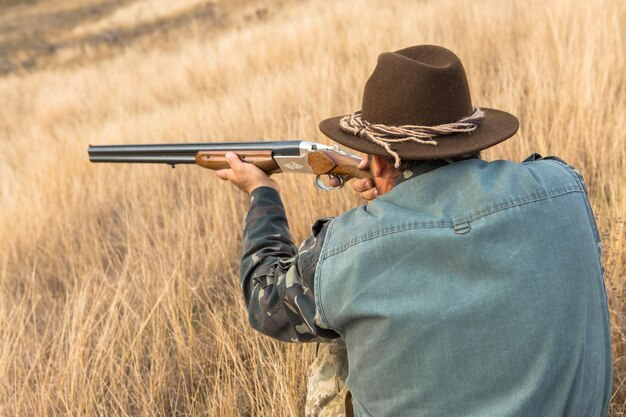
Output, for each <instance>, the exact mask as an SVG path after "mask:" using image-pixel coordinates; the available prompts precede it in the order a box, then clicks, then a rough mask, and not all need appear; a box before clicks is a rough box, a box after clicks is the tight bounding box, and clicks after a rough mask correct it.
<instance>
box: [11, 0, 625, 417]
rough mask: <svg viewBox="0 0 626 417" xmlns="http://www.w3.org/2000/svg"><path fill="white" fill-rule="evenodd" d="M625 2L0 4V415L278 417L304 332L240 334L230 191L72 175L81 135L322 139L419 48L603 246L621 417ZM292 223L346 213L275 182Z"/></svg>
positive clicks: (160, 175)
mask: <svg viewBox="0 0 626 417" xmlns="http://www.w3.org/2000/svg"><path fill="white" fill-rule="evenodd" d="M625 26H626V3H624V2H619V1H614V0H587V1H584V2H583V1H574V0H549V1H539V0H511V1H506V2H502V1H498V0H477V1H474V2H465V1H461V0H441V1H429V0H425V1H419V2H416V1H413V0H411V1H409V0H398V1H394V2H387V1H382V0H356V1H334V2H319V1H318V2H316V1H312V0H303V1H295V0H284V1H270V0H267V1H261V0H259V1H253V0H247V1H246V0H233V1H227V0H223V1H216V2H213V3H204V2H201V1H197V0H186V1H181V2H176V7H172V8H168V7H167V2H164V1H160V0H159V1H154V2H148V1H146V0H137V1H135V2H131V1H125V0H105V1H100V2H98V3H96V2H95V1H93V2H90V1H78V0H42V1H29V2H16V1H5V2H1V1H0V73H1V74H2V75H0V150H1V151H0V242H2V244H1V245H0V323H1V326H0V415H3V416H5V415H6V416H64V415H68V416H69V415H72V416H75V415H106V416H170V415H189V416H209V415H210V416H213V415H215V416H295V415H300V414H302V409H303V404H304V401H303V400H304V390H305V372H306V369H307V365H308V363H309V362H310V360H311V359H312V355H313V349H312V346H301V345H284V344H280V343H275V342H273V341H272V340H270V339H269V338H266V337H263V336H260V335H258V334H255V332H254V331H252V330H250V329H249V328H248V326H247V322H246V318H245V310H244V307H243V303H242V300H241V296H240V291H239V284H238V259H239V252H240V249H241V246H240V233H241V229H242V221H243V217H244V215H245V212H246V207H247V202H246V201H247V199H246V198H245V196H244V195H242V193H241V192H239V191H238V190H236V189H235V188H234V187H232V186H230V185H229V184H226V183H223V182H221V181H219V180H218V179H216V177H215V175H214V174H212V173H211V172H209V171H206V170H203V169H200V168H195V167H187V166H185V167H179V168H177V169H175V170H171V169H169V168H167V167H164V166H121V165H117V166H110V165H92V164H90V163H89V162H88V159H87V153H86V150H87V145H88V144H89V143H92V144H108V143H116V144H117V143H141V142H145V143H149V142H183V141H221V140H256V139H295V138H300V139H309V140H317V141H321V142H324V143H329V141H328V140H327V139H325V138H324V137H323V135H322V134H321V133H319V131H318V130H317V123H318V121H319V120H321V119H323V118H325V117H329V116H332V115H337V114H344V113H347V112H350V111H352V110H354V109H357V108H358V107H359V105H360V99H361V91H362V87H363V84H364V82H365V80H366V78H367V76H368V75H369V73H370V72H371V71H372V69H373V67H374V64H375V62H376V57H377V55H378V54H379V53H380V52H382V51H390V50H396V49H400V48H402V47H405V46H409V45H414V44H422V43H434V44H440V45H444V46H447V47H449V48H450V49H452V50H453V51H455V52H456V53H457V54H458V55H459V56H460V57H461V58H462V59H463V63H464V66H465V68H466V71H467V73H468V77H469V81H470V86H471V89H472V95H473V101H474V102H475V103H476V104H477V105H479V106H486V107H495V108H501V109H503V110H506V111H509V112H511V113H513V114H516V115H517V116H518V117H519V118H520V120H521V129H520V131H519V133H518V134H517V135H516V136H515V138H514V139H512V140H510V141H507V142H505V143H504V144H502V145H498V146H496V147H495V148H493V149H491V150H489V151H487V152H486V153H485V157H486V158H487V159H500V158H506V159H512V160H521V159H523V158H525V157H526V156H528V155H529V154H530V153H532V152H535V151H536V152H540V153H542V154H556V155H559V156H560V157H562V158H563V159H565V160H567V161H568V162H569V163H571V164H573V165H575V166H577V167H579V168H580V170H581V171H582V173H583V175H584V176H585V178H586V180H587V185H588V188H589V191H590V194H591V198H592V204H593V208H594V210H595V213H596V216H597V218H598V223H599V226H600V228H601V232H602V236H603V239H604V264H605V267H606V275H605V279H606V287H607V291H608V296H609V301H610V314H611V326H612V337H613V357H614V381H613V383H614V395H613V398H612V402H611V412H610V415H611V416H613V417H616V416H623V415H625V414H626V385H625V384H626V359H625V357H624V355H625V354H626V299H625V296H626V283H625V281H624V279H625V270H626V186H625V185H624V184H626V140H625V134H624V132H625V131H626V117H625V108H626V94H625V91H626V65H625V64H626V63H625V60H626V58H625V55H626V54H625V49H626V34H625V32H624V27H625ZM277 179H278V181H279V182H280V184H281V188H282V191H283V192H282V194H283V199H284V201H285V205H286V207H287V210H288V213H289V214H290V225H291V228H292V234H293V236H294V237H295V239H296V240H297V241H299V240H301V239H303V238H304V237H305V236H306V235H307V234H308V230H309V228H310V225H311V224H312V222H313V221H314V219H315V218H317V217H320V216H328V215H337V214H339V213H342V212H343V211H345V210H347V209H348V208H350V207H352V206H354V205H356V204H359V199H358V197H357V196H356V195H355V194H354V193H353V192H351V191H350V190H348V189H346V190H343V191H341V192H336V193H323V192H321V191H317V190H316V189H315V188H314V186H313V178H310V177H299V176H296V175H293V176H286V175H284V176H279V177H277Z"/></svg>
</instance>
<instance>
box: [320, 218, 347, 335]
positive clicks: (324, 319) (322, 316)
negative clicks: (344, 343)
mask: <svg viewBox="0 0 626 417" xmlns="http://www.w3.org/2000/svg"><path fill="white" fill-rule="evenodd" d="M335 220H336V218H334V219H332V220H331V221H330V223H329V224H328V228H327V230H326V236H325V237H324V241H323V242H322V250H321V252H320V257H319V259H318V261H317V266H316V267H315V275H314V276H313V280H314V282H313V287H314V289H315V291H314V296H315V307H316V309H317V311H318V313H319V317H320V321H321V323H320V324H323V325H324V326H326V327H327V328H328V329H330V330H334V331H336V332H337V333H339V334H340V335H341V336H342V337H344V338H345V335H344V333H343V331H341V330H339V329H337V328H336V327H335V326H333V325H332V324H331V323H330V321H329V320H328V317H326V312H325V311H324V305H323V303H322V282H321V281H322V280H321V279H319V277H320V273H321V270H322V267H323V265H324V260H325V259H326V258H327V257H326V256H325V255H324V252H325V251H326V250H327V249H326V245H327V244H328V242H329V241H330V237H331V236H332V233H333V226H334V225H335Z"/></svg>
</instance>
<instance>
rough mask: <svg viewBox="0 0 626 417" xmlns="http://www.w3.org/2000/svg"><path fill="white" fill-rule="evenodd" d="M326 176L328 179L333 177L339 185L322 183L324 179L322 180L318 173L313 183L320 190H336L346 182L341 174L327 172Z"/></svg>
mask: <svg viewBox="0 0 626 417" xmlns="http://www.w3.org/2000/svg"><path fill="white" fill-rule="evenodd" d="M328 178H329V179H332V178H335V179H336V180H337V181H338V182H339V185H338V186H336V187H331V186H329V185H326V184H324V181H322V176H321V175H318V176H317V177H315V185H316V186H317V188H319V189H320V190H322V191H334V190H338V189H340V188H342V187H343V186H344V184H345V183H346V180H345V179H344V177H342V176H341V175H334V174H329V175H328Z"/></svg>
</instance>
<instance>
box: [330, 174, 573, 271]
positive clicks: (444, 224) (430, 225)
mask: <svg viewBox="0 0 626 417" xmlns="http://www.w3.org/2000/svg"><path fill="white" fill-rule="evenodd" d="M571 193H582V190H581V189H580V188H579V187H576V186H568V187H559V188H558V189H554V190H553V191H552V192H550V193H542V195H541V196H537V195H535V196H533V198H530V199H526V200H523V201H519V202H516V203H514V204H506V205H500V206H494V207H490V208H489V209H483V210H480V211H478V212H476V213H474V214H470V215H468V216H466V217H465V218H459V219H458V220H454V219H453V220H447V221H440V222H417V223H410V224H404V225H400V226H394V227H391V228H388V229H383V230H380V231H378V232H376V233H373V234H371V235H364V236H361V237H359V238H355V239H353V240H351V241H349V242H347V243H345V244H343V245H341V246H339V247H336V248H332V249H328V250H326V251H322V256H321V259H320V261H323V260H324V259H326V258H330V257H331V256H334V255H336V254H338V253H341V252H344V251H346V250H347V249H349V248H350V247H352V246H354V245H357V244H359V243H362V242H365V241H368V240H372V239H375V238H378V237H381V236H386V235H390V234H394V233H399V232H404V231H408V230H416V229H447V228H450V227H454V226H455V225H457V224H461V223H469V222H474V221H476V220H479V219H481V218H483V217H487V216H489V215H491V214H495V213H498V212H500V211H505V210H508V209H511V208H514V207H519V206H522V205H526V204H531V203H535V202H537V201H543V200H547V199H550V198H555V197H560V196H562V195H566V194H571ZM513 201H515V200H513ZM324 244H326V242H324ZM320 261H318V265H319V263H320Z"/></svg>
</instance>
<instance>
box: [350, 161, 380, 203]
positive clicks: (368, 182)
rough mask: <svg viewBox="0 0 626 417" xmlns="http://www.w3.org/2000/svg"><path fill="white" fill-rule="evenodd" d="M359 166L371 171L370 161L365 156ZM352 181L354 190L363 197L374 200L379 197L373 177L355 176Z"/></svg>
mask: <svg viewBox="0 0 626 417" xmlns="http://www.w3.org/2000/svg"><path fill="white" fill-rule="evenodd" d="M358 168H359V169H360V170H362V171H369V169H370V163H369V160H368V158H363V160H362V161H361V163H359V166H358ZM350 183H351V184H352V188H353V189H354V191H356V192H357V193H359V194H361V198H363V199H364V200H366V201H372V200H373V199H375V198H376V197H378V190H377V189H376V187H375V185H374V180H373V179H372V178H354V179H353V180H352V181H350Z"/></svg>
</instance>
